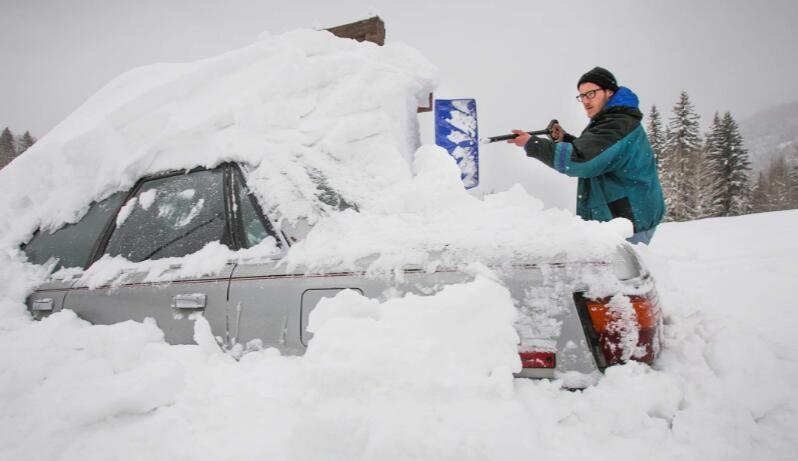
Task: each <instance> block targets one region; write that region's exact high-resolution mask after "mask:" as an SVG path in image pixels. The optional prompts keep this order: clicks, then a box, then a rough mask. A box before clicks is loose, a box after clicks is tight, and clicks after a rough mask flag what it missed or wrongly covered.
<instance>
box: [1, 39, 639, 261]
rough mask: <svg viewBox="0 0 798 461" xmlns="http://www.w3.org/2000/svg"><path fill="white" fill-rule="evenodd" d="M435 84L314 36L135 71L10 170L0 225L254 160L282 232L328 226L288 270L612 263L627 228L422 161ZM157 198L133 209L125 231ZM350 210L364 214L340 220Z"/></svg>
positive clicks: (9, 234) (440, 156) (376, 53)
mask: <svg viewBox="0 0 798 461" xmlns="http://www.w3.org/2000/svg"><path fill="white" fill-rule="evenodd" d="M435 75H436V70H435V69H434V68H433V67H432V66H431V65H430V64H429V63H427V62H426V61H425V60H424V59H423V57H421V56H420V55H419V54H418V53H417V52H416V51H414V50H412V49H410V48H408V47H406V46H402V45H399V44H394V45H390V46H387V47H378V46H376V45H374V44H371V43H357V42H354V41H352V40H341V39H338V38H335V37H333V36H332V35H330V34H329V33H326V32H313V31H296V32H292V33H288V34H285V35H281V36H277V37H268V36H266V37H263V38H262V39H261V40H259V41H258V42H256V43H254V44H252V45H250V46H248V47H245V48H243V49H240V50H236V51H232V52H229V53H226V54H224V55H221V56H219V57H215V58H210V59H206V60H204V61H199V62H195V63H188V64H169V65H167V64H161V65H155V66H149V67H144V68H141V69H137V70H134V71H131V72H129V73H127V74H124V75H123V76H121V77H119V78H117V79H116V80H114V81H112V82H111V83H109V84H108V85H107V86H106V87H105V88H103V89H102V90H101V91H99V92H98V93H97V94H96V95H95V96H93V97H92V98H91V99H90V100H89V101H87V102H86V103H85V104H84V105H83V106H82V107H81V108H79V109H78V110H77V111H76V112H75V113H74V114H72V115H71V116H70V117H69V118H68V119H67V120H65V121H64V122H63V123H62V124H60V125H59V126H58V127H56V128H55V129H54V130H53V131H52V132H51V133H49V134H48V135H47V136H45V137H44V138H43V139H42V140H40V141H39V142H38V143H37V144H36V145H35V146H34V147H33V148H32V149H30V150H29V151H27V152H26V154H25V156H22V157H20V158H19V159H18V160H16V161H15V162H13V163H12V164H11V165H10V166H9V167H8V168H6V169H5V170H3V171H2V172H0V183H2V184H3V189H4V190H6V191H10V192H9V194H8V195H7V196H6V198H5V199H4V200H3V201H2V202H0V216H13V217H14V219H4V220H0V247H4V248H13V247H15V246H17V245H18V244H19V243H21V242H24V241H25V240H27V239H28V238H29V237H30V235H31V234H32V232H33V231H35V230H36V228H37V227H41V228H43V229H46V230H52V229H55V228H58V227H59V226H60V225H62V224H63V223H65V222H74V221H75V220H77V219H78V218H79V217H80V216H81V215H82V214H84V213H85V211H86V209H87V207H88V206H89V204H90V203H91V201H93V200H99V199H101V198H104V197H106V196H108V195H109V194H111V193H113V192H115V191H117V190H125V189H127V188H129V187H130V186H131V185H132V184H133V183H134V182H135V181H136V180H137V179H139V178H140V177H142V176H143V175H146V174H149V173H156V172H162V171H165V170H180V169H190V168H192V167H195V166H206V167H211V166H214V165H216V164H219V163H220V162H223V161H228V160H229V161H238V162H241V163H243V164H245V165H247V167H248V168H247V174H246V175H247V180H248V185H249V187H250V188H251V189H252V191H253V192H254V193H255V195H256V196H257V197H258V198H259V200H260V202H261V205H262V206H263V208H264V209H265V211H266V212H267V213H268V214H269V215H270V216H271V217H272V218H273V220H274V221H275V222H277V223H278V225H290V226H295V225H302V224H303V223H309V224H314V223H319V225H318V226H317V227H316V228H314V229H313V231H312V234H313V235H312V236H311V238H309V239H307V241H305V242H303V243H302V244H301V245H300V248H294V249H292V251H291V253H290V254H289V259H288V262H289V264H290V267H295V266H300V265H301V266H303V267H305V268H313V269H316V270H320V271H323V270H339V269H352V268H353V266H355V262H356V261H358V260H361V259H363V258H366V257H372V260H371V265H372V267H371V268H372V269H373V270H372V272H375V273H376V272H380V271H383V272H385V271H390V270H393V269H395V268H397V267H400V266H402V265H406V264H416V265H424V266H427V267H434V266H437V265H440V264H447V263H451V264H454V263H455V262H456V261H458V260H462V259H463V257H465V259H467V262H472V261H474V260H487V259H489V258H493V259H494V260H500V261H507V260H508V259H513V260H517V259H522V260H524V261H529V260H530V259H532V258H535V259H552V258H554V259H559V260H584V259H592V260H593V259H606V258H608V257H609V256H610V255H612V253H613V252H614V249H615V247H616V246H617V245H618V244H619V243H620V242H621V241H622V238H623V237H626V236H627V235H628V234H630V233H631V228H630V227H629V226H627V225H625V224H620V225H618V224H612V225H599V224H596V223H585V222H582V221H581V220H580V219H578V218H576V217H574V216H573V215H571V214H569V213H566V212H563V211H557V210H545V211H544V210H543V207H542V204H541V203H540V201H539V200H537V199H535V198H532V197H529V196H528V195H527V194H526V193H525V192H523V191H521V190H520V189H514V190H512V191H510V192H508V193H505V194H499V195H496V196H489V197H487V198H486V199H485V200H477V199H475V198H474V197H472V196H470V195H469V194H468V193H466V192H465V191H464V190H463V184H462V181H461V180H460V174H459V172H458V171H459V170H458V169H457V167H456V165H455V162H454V160H453V159H452V158H451V157H449V156H448V155H446V154H445V153H444V151H443V150H442V149H438V148H436V147H434V146H425V147H423V148H421V149H420V150H419V151H418V153H417V154H416V153H415V152H416V149H417V148H418V142H419V134H418V127H417V118H416V107H417V106H418V102H419V100H421V99H423V98H426V97H427V96H428V94H429V92H431V91H432V89H433V88H434V85H435V78H436V77H435ZM30 178H36V180H35V181H31V180H30ZM154 198H155V197H154V196H149V197H142V203H141V204H136V203H128V204H126V205H125V207H124V208H123V210H122V211H121V213H120V214H119V215H118V217H117V222H118V223H123V222H124V220H125V219H126V218H127V215H128V214H129V213H130V212H131V211H132V210H133V209H134V208H135V207H136V206H139V205H140V206H142V207H143V208H146V207H147V206H148V205H150V204H151V201H152V200H149V199H154ZM346 205H352V206H354V208H350V209H349V210H347V211H344V212H340V209H341V208H345V207H346ZM328 217H329V218H331V219H330V220H329V221H325V219H322V218H328ZM444 249H445V250H446V252H445V253H446V254H445V255H443V256H441V255H439V254H437V253H440V252H441V251H442V250H444ZM566 249H568V251H565V250H566ZM266 250H268V249H265V248H264V251H266ZM266 254H268V253H264V255H266ZM374 255H380V256H379V257H378V258H377V259H373V258H374ZM442 258H443V259H442ZM233 259H235V258H233ZM140 268H141V267H139V269H140ZM103 272H105V271H104V270H103Z"/></svg>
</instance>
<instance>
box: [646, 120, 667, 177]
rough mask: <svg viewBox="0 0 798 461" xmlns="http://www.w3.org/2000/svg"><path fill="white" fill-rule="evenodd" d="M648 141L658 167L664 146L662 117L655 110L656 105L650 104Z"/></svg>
mask: <svg viewBox="0 0 798 461" xmlns="http://www.w3.org/2000/svg"><path fill="white" fill-rule="evenodd" d="M646 131H648V142H649V143H650V144H651V149H652V150H653V151H654V160H655V161H656V163H657V168H659V162H660V158H661V157H662V149H663V147H664V146H665V135H664V134H663V132H662V119H661V117H660V115H659V111H658V110H657V106H656V105H653V106H651V113H650V114H649V116H648V126H647V127H646Z"/></svg>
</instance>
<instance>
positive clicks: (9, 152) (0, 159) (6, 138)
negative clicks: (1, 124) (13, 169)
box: [0, 127, 17, 168]
mask: <svg viewBox="0 0 798 461" xmlns="http://www.w3.org/2000/svg"><path fill="white" fill-rule="evenodd" d="M16 155H17V151H16V147H15V146H14V135H13V134H12V133H11V130H9V129H8V127H6V129H5V130H3V133H2V134H0V168H4V167H5V166H6V165H8V164H9V163H10V162H11V160H14V157H16Z"/></svg>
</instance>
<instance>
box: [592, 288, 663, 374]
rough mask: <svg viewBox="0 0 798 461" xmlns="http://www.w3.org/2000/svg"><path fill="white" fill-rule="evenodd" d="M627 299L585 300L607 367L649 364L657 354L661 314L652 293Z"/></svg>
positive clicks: (654, 295)
mask: <svg viewBox="0 0 798 461" xmlns="http://www.w3.org/2000/svg"><path fill="white" fill-rule="evenodd" d="M627 298H628V301H629V303H628V304H626V303H624V302H623V300H621V301H620V302H619V301H617V300H616V301H615V302H613V301H612V300H611V299H601V300H590V299H589V300H587V311H588V313H589V314H590V320H591V322H592V323H593V328H594V329H595V330H596V333H597V334H598V340H599V346H600V347H601V351H602V353H603V355H604V358H605V359H606V362H607V365H615V364H619V363H623V362H625V361H627V360H637V361H639V362H646V363H651V362H652V361H654V359H655V358H657V355H659V349H660V342H659V338H660V336H659V335H660V325H662V311H661V310H660V308H659V303H658V301H657V296H656V293H655V292H653V291H652V292H651V293H649V294H648V295H645V296H628V297H627Z"/></svg>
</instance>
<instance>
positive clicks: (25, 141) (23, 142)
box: [17, 131, 36, 155]
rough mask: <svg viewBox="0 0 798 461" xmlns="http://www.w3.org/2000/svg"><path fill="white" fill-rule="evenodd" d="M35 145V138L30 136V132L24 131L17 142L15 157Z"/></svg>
mask: <svg viewBox="0 0 798 461" xmlns="http://www.w3.org/2000/svg"><path fill="white" fill-rule="evenodd" d="M35 143H36V138H34V137H33V136H31V134H30V131H26V132H25V134H23V135H22V136H20V138H19V140H18V141H17V155H20V154H22V153H23V152H25V151H26V150H28V148H30V146H32V145H34V144H35Z"/></svg>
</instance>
